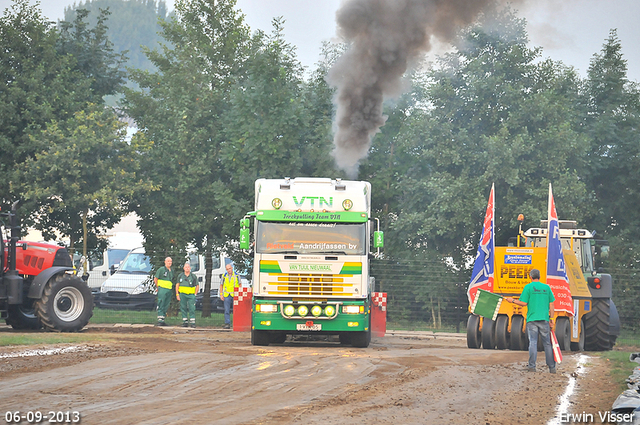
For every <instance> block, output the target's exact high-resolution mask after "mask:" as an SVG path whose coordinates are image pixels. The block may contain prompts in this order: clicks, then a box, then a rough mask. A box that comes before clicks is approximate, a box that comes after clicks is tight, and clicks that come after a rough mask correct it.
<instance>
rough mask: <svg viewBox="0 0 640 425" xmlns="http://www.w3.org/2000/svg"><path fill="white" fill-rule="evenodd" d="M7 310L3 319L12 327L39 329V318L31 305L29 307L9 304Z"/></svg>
mask: <svg viewBox="0 0 640 425" xmlns="http://www.w3.org/2000/svg"><path fill="white" fill-rule="evenodd" d="M8 310H9V311H8V312H7V313H8V315H7V318H6V320H5V321H6V322H7V325H9V326H11V327H12V328H13V329H19V330H23V329H40V328H41V327H42V325H41V324H40V319H39V318H38V316H36V313H35V312H34V310H33V306H32V307H31V308H29V307H28V306H26V305H24V304H22V305H10V306H9V309H8Z"/></svg>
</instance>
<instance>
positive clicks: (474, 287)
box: [467, 185, 495, 304]
mask: <svg viewBox="0 0 640 425" xmlns="http://www.w3.org/2000/svg"><path fill="white" fill-rule="evenodd" d="M494 187H495V185H491V193H490V194H489V203H488V204H487V212H486V214H485V216H484V226H483V227H482V235H481V236H480V244H479V245H478V253H477V254H476V260H475V263H474V264H473V272H472V273H471V283H469V288H468V289H467V297H468V298H469V304H473V302H474V300H475V298H476V293H477V292H478V289H484V290H485V291H488V292H493V256H494V252H495V250H494V223H495V221H494V213H495V207H494V193H493V192H494Z"/></svg>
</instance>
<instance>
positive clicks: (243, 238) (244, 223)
mask: <svg viewBox="0 0 640 425" xmlns="http://www.w3.org/2000/svg"><path fill="white" fill-rule="evenodd" d="M249 238H250V234H249V219H248V218H243V219H242V220H240V249H249Z"/></svg>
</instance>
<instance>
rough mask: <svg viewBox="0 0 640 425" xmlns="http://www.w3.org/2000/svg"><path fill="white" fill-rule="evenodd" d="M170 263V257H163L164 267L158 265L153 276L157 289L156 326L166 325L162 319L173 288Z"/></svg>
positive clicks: (171, 261)
mask: <svg viewBox="0 0 640 425" xmlns="http://www.w3.org/2000/svg"><path fill="white" fill-rule="evenodd" d="M172 263H173V260H172V259H171V257H167V258H165V259H164V267H160V268H159V269H158V271H157V272H156V276H155V277H154V278H153V282H154V283H155V284H156V289H157V290H158V326H166V323H165V321H164V319H165V316H166V314H167V309H168V308H169V304H170V303H171V293H172V291H171V290H172V289H173V271H172V270H171V264H172Z"/></svg>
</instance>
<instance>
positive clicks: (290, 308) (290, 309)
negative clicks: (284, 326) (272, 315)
mask: <svg viewBox="0 0 640 425" xmlns="http://www.w3.org/2000/svg"><path fill="white" fill-rule="evenodd" d="M295 312H296V308H295V307H294V306H292V305H288V306H286V307H285V308H284V310H283V313H284V315H285V316H288V317H291V316H293V315H294V314H295Z"/></svg>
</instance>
